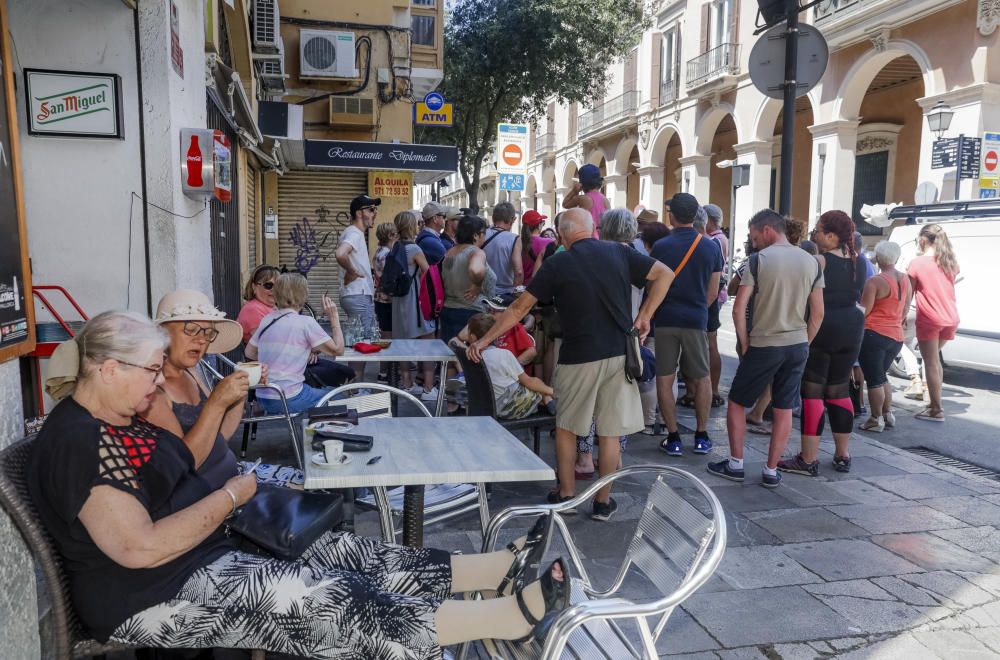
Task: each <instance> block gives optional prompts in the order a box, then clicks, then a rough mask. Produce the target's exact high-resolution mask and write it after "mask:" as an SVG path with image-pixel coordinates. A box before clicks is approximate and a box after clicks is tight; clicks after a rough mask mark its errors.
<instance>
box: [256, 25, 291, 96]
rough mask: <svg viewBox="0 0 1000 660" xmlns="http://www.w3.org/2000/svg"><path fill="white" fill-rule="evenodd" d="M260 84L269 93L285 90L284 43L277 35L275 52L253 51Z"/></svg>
mask: <svg viewBox="0 0 1000 660" xmlns="http://www.w3.org/2000/svg"><path fill="white" fill-rule="evenodd" d="M253 60H254V62H256V63H257V73H258V75H259V77H260V84H261V86H262V87H263V88H264V89H265V90H266V91H267V92H268V93H271V94H276V93H281V92H284V91H285V78H287V77H288V76H286V75H285V43H284V41H282V39H281V37H278V52H277V53H254V54H253Z"/></svg>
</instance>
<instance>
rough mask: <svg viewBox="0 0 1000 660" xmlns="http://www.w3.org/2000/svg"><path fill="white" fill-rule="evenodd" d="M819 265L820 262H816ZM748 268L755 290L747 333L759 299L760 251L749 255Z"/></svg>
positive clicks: (750, 305)
mask: <svg viewBox="0 0 1000 660" xmlns="http://www.w3.org/2000/svg"><path fill="white" fill-rule="evenodd" d="M816 265H817V266H818V265H819V262H816ZM747 270H749V271H750V274H751V275H752V276H753V291H752V292H751V293H750V301H749V302H748V303H747V309H748V310H749V311H750V315H749V317H748V318H747V333H749V332H750V330H751V328H753V312H754V309H753V308H754V305H755V303H756V301H757V293H758V292H759V291H760V253H759V252H754V253H753V254H751V255H750V257H749V263H748V264H747Z"/></svg>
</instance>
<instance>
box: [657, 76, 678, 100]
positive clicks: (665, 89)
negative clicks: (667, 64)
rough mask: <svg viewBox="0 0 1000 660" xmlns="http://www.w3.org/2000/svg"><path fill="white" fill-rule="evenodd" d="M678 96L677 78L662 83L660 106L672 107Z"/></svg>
mask: <svg viewBox="0 0 1000 660" xmlns="http://www.w3.org/2000/svg"><path fill="white" fill-rule="evenodd" d="M678 96H679V94H678V93H677V78H670V79H668V80H661V81H660V105H670V104H671V103H673V102H674V101H676V100H677V97H678Z"/></svg>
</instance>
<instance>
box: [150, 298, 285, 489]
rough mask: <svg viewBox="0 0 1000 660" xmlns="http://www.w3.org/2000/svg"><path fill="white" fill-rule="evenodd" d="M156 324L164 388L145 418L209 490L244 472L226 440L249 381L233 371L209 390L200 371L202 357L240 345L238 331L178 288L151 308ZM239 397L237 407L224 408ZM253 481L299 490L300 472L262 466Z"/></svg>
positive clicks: (238, 416) (200, 300)
mask: <svg viewBox="0 0 1000 660" xmlns="http://www.w3.org/2000/svg"><path fill="white" fill-rule="evenodd" d="M155 323H156V324H157V325H158V326H160V327H162V328H163V329H165V330H166V331H167V335H168V336H169V338H170V343H169V346H168V347H167V350H166V360H165V361H164V363H163V378H164V380H163V383H162V384H161V385H160V386H159V387H157V389H156V394H155V396H154V397H153V400H152V403H151V404H150V407H149V410H148V411H147V412H146V419H147V420H149V421H150V422H151V423H153V424H155V425H156V426H159V427H160V428H163V429H167V430H168V431H170V432H171V433H173V434H174V435H176V436H177V437H179V438H182V439H183V440H184V444H186V445H187V446H188V449H190V450H191V454H192V455H193V456H194V458H195V467H196V468H197V470H198V474H200V475H201V476H202V477H203V478H205V479H206V480H207V481H208V482H209V484H211V485H212V486H213V487H214V488H221V487H222V484H224V483H225V482H226V480H227V479H230V478H231V477H234V476H236V475H237V474H239V473H241V472H243V471H245V469H246V467H247V464H246V463H241V462H239V461H237V459H236V455H235V454H233V452H232V450H231V449H229V445H228V444H226V443H227V441H228V440H229V439H230V438H232V437H233V434H234V433H235V432H236V430H237V429H238V428H239V426H240V420H241V419H242V416H243V410H244V405H245V403H246V397H247V392H248V388H249V382H248V379H247V373H246V372H245V371H239V370H237V371H234V372H233V373H232V374H230V375H229V376H227V377H226V378H223V379H222V380H221V381H219V382H218V383H217V384H216V385H215V387H214V388H212V387H209V382H210V380H209V379H208V378H206V376H205V373H204V371H203V370H202V369H201V360H202V358H204V357H205V356H206V355H209V354H217V353H226V352H228V351H231V350H233V349H234V348H236V347H237V346H239V343H240V333H241V332H242V329H241V328H240V326H239V325H238V324H237V323H235V322H234V321H231V320H229V319H227V318H225V313H224V312H222V311H220V310H218V309H216V308H215V307H214V306H213V305H212V303H211V302H210V301H209V299H208V296H206V295H205V294H204V293H202V292H200V291H191V290H186V289H181V290H178V291H173V292H171V293H168V294H167V295H165V296H163V298H161V299H160V303H159V304H158V305H157V306H156V321H155ZM267 375H268V374H267V365H261V382H263V383H267ZM237 395H238V397H239V398H238V400H237V401H236V403H233V404H231V405H228V406H226V405H223V402H225V401H230V400H231V399H232V398H233V397H234V396H237ZM256 474H257V480H258V481H261V482H268V483H272V484H274V485H281V486H288V485H296V486H298V485H301V484H302V480H303V479H302V474H301V472H300V471H299V470H296V469H294V468H291V467H286V466H281V465H262V466H259V467H258V469H257V472H256Z"/></svg>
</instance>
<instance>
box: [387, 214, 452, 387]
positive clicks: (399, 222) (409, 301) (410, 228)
mask: <svg viewBox="0 0 1000 660" xmlns="http://www.w3.org/2000/svg"><path fill="white" fill-rule="evenodd" d="M392 222H393V224H395V225H396V233H397V234H398V235H399V240H398V241H396V244H395V245H394V246H393V247H392V251H391V252H390V253H389V256H388V258H386V269H385V271H384V272H383V274H382V277H383V281H384V280H385V279H386V274H387V273H391V271H392V269H393V268H394V265H393V263H392V262H395V263H396V264H399V265H402V263H403V258H404V257H405V259H406V261H405V263H406V272H405V274H404V275H403V277H402V278H400V279H401V280H402V281H406V280H408V284H407V285H406V286H405V292H406V293H405V294H401V290H400V289H397V290H396V291H394V292H393V296H392V337H393V339H433V338H434V331H435V329H436V328H435V325H434V321H425V320H424V315H423V314H422V313H421V311H420V282H421V281H422V280H423V279H424V275H425V274H426V273H427V270H428V269H429V265H428V264H427V257H425V256H424V251H423V250H421V249H420V246H418V245H417V244H416V243H415V242H414V239H416V236H417V215H416V214H415V213H413V212H412V211H402V212H400V213H397V214H396V217H395V218H393V221H392ZM421 366H422V367H423V371H424V386H423V388H420V387H419V386H414V384H413V376H412V375H411V373H410V371H409V370H408V369H404V370H403V374H402V384H403V389H408V390H411V391H412V393H413V394H415V395H419V396H420V398H422V399H423V400H425V401H437V398H438V390H437V388H436V387H434V367H435V366H436V365H435V364H434V363H433V362H424V363H422V364H421Z"/></svg>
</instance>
